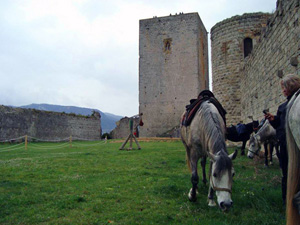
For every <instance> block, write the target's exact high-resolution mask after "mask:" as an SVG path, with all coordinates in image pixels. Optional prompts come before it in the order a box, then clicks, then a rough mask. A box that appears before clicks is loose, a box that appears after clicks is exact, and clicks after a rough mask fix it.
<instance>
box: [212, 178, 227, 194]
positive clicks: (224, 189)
mask: <svg viewBox="0 0 300 225" xmlns="http://www.w3.org/2000/svg"><path fill="white" fill-rule="evenodd" d="M210 181H211V188H212V189H213V190H214V191H227V192H229V193H230V194H231V193H232V191H231V188H230V189H229V188H220V187H216V186H215V184H214V181H213V179H210Z"/></svg>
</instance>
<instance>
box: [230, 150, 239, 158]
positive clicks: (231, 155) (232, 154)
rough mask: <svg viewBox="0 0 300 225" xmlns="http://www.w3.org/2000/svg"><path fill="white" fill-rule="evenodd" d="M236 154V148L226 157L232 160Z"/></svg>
mask: <svg viewBox="0 0 300 225" xmlns="http://www.w3.org/2000/svg"><path fill="white" fill-rule="evenodd" d="M236 156H237V150H235V151H234V152H233V153H231V154H230V155H229V156H228V157H229V158H230V159H231V160H234V159H235V158H236Z"/></svg>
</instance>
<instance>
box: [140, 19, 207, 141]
mask: <svg viewBox="0 0 300 225" xmlns="http://www.w3.org/2000/svg"><path fill="white" fill-rule="evenodd" d="M208 88H209V78H208V43H207V31H206V29H205V27H204V25H203V23H202V21H201V19H200V17H199V15H198V13H188V14H183V13H180V14H179V15H173V16H172V15H170V16H167V17H154V18H152V19H144V20H140V29H139V112H140V113H143V122H144V126H143V127H141V128H140V136H142V137H155V136H159V135H160V134H162V133H164V132H166V131H168V130H170V129H172V128H174V127H175V126H178V125H179V123H180V117H181V115H182V113H183V111H184V110H185V105H187V104H188V103H189V100H190V99H191V98H196V97H197V96H198V94H199V93H200V91H201V90H204V89H208Z"/></svg>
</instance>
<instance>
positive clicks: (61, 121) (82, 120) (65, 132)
mask: <svg viewBox="0 0 300 225" xmlns="http://www.w3.org/2000/svg"><path fill="white" fill-rule="evenodd" d="M24 135H29V136H31V137H35V138H38V139H42V140H51V141H52V140H53V141H55V140H62V139H65V138H69V137H70V136H72V137H73V138H74V139H76V138H80V139H88V140H96V139H100V138H101V120H100V114H99V113H97V112H95V113H94V115H92V116H89V117H86V116H79V115H75V114H65V113H57V112H47V111H40V110H35V109H22V108H12V107H7V106H0V141H3V140H10V139H14V138H18V137H21V136H24Z"/></svg>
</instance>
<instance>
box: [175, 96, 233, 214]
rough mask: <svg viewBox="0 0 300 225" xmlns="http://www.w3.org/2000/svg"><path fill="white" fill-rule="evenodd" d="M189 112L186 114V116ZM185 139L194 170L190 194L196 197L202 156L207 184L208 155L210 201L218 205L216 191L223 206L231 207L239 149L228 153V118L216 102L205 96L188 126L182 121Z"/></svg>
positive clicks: (189, 161) (188, 158)
mask: <svg viewBox="0 0 300 225" xmlns="http://www.w3.org/2000/svg"><path fill="white" fill-rule="evenodd" d="M184 116H185V114H183V116H182V120H181V121H183V118H184ZM180 132H181V140H182V143H183V145H184V146H185V148H186V156H187V164H188V167H189V168H190V170H191V172H192V177H191V182H192V188H191V189H190V192H189V194H188V197H189V200H190V201H196V200H197V197H196V192H197V188H198V182H199V176H198V172H197V164H198V160H199V159H200V158H201V167H202V174H203V180H202V181H203V183H204V184H206V182H207V180H206V173H205V165H206V158H207V156H208V157H209V158H210V159H211V162H210V170H209V190H208V205H209V206H215V205H216V203H215V201H214V192H216V196H217V202H218V205H219V207H220V208H221V210H223V211H226V210H228V209H229V208H230V207H231V206H232V204H233V201H232V200H231V191H232V177H233V173H234V169H233V166H232V160H233V159H235V157H236V155H237V151H235V152H234V153H232V154H230V155H228V152H227V149H226V143H225V122H224V119H223V118H222V116H221V115H220V113H219V111H218V109H217V108H216V106H215V105H214V104H213V103H211V102H210V100H205V101H203V102H202V104H201V105H200V107H199V109H198V110H197V112H196V114H195V116H194V118H193V119H192V121H191V123H190V124H189V125H188V126H185V125H181V128H180Z"/></svg>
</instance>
